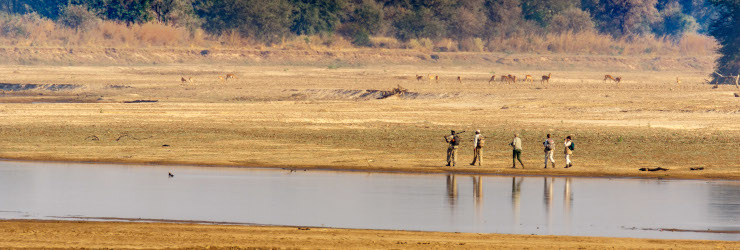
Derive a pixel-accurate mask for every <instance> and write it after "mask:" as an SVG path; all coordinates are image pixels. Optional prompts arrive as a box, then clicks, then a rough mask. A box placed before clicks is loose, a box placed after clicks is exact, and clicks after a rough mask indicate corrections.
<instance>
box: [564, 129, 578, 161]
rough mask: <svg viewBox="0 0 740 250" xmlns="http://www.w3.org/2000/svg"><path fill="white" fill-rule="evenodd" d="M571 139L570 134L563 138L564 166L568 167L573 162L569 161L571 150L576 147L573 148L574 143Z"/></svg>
mask: <svg viewBox="0 0 740 250" xmlns="http://www.w3.org/2000/svg"><path fill="white" fill-rule="evenodd" d="M571 140H572V139H571V138H570V135H569V136H568V137H566V138H565V143H564V145H565V152H564V153H565V168H569V167H572V166H573V164H572V163H571V162H570V155H572V154H573V150H575V149H576V148H575V147H576V144H575V143H573V141H571Z"/></svg>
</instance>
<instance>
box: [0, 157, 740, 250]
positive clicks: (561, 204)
mask: <svg viewBox="0 0 740 250" xmlns="http://www.w3.org/2000/svg"><path fill="white" fill-rule="evenodd" d="M171 168H173V167H170V166H167V167H165V166H160V167H156V166H155V167H152V166H117V165H86V164H55V163H48V164H47V163H32V162H25V163H16V162H2V161H0V219H55V218H59V217H56V216H62V217H64V216H83V217H99V218H114V217H118V218H151V219H165V220H168V219H169V220H196V221H221V222H234V223H257V224H270V225H296V226H309V227H313V226H326V227H340V228H367V229H389V230H421V231H446V232H474V233H509V234H511V233H513V234H538V235H539V234H553V235H578V236H611V237H638V238H669V239H715V240H740V234H730V233H698V232H671V231H667V230H662V231H661V230H643V228H648V229H659V228H675V229H689V230H691V229H694V230H696V229H699V230H702V229H703V230H706V229H719V230H725V231H727V230H728V229H735V230H740V229H738V227H739V226H738V225H740V216H738V213H740V207H739V206H738V204H740V182H737V181H734V182H733V181H677V180H635V179H602V178H575V177H573V178H565V177H510V176H508V177H504V176H470V175H457V176H455V175H436V174H429V175H410V174H386V173H378V174H362V173H343V172H324V171H307V172H304V171H299V172H292V173H290V174H288V173H286V171H275V170H261V169H235V168H217V167H208V168H199V167H184V166H178V167H177V172H173V174H175V176H176V177H175V178H167V171H168V170H171ZM484 177H485V178H484ZM445 182H446V183H445ZM574 182H576V183H577V184H574ZM443 183H444V184H443ZM445 185H446V186H445ZM337 187H341V188H337ZM458 189H460V190H458ZM471 189H472V190H471ZM509 190H511V192H510V193H509ZM484 192H485V195H483V193H484ZM576 198H577V202H575V200H576Z"/></svg>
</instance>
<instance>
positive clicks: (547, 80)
mask: <svg viewBox="0 0 740 250" xmlns="http://www.w3.org/2000/svg"><path fill="white" fill-rule="evenodd" d="M427 77H428V78H429V81H430V82H431V81H432V80H433V81H435V82H439V76H438V75H427ZM550 77H552V73H550V74H547V75H543V76H542V80H540V83H550ZM500 79H501V80H500V81H501V82H505V83H515V82H516V79H517V77H516V76H515V75H502V76H501V77H500ZM423 80H424V76H423V75H416V81H417V82H419V81H423ZM495 81H496V75H493V76H491V79H490V80H488V83H492V82H495ZM522 82H530V83H534V78H533V77H532V75H526V76H524V79H522ZM457 83H462V76H457Z"/></svg>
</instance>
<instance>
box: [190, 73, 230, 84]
mask: <svg viewBox="0 0 740 250" xmlns="http://www.w3.org/2000/svg"><path fill="white" fill-rule="evenodd" d="M229 79H237V77H236V75H234V74H226V75H225V76H222V75H219V76H218V80H219V81H228V80H229ZM180 81H181V82H182V83H192V82H193V78H192V77H185V76H183V77H181V78H180Z"/></svg>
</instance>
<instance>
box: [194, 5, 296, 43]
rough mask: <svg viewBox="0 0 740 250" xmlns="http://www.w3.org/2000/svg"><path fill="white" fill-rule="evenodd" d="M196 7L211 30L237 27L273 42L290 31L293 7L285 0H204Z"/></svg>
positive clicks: (276, 41) (236, 28) (245, 32)
mask: <svg viewBox="0 0 740 250" xmlns="http://www.w3.org/2000/svg"><path fill="white" fill-rule="evenodd" d="M195 10H196V13H197V14H198V16H199V17H201V18H202V19H203V20H204V21H205V23H204V24H203V28H204V29H206V30H207V31H209V32H211V33H214V34H223V33H224V32H227V31H237V32H239V33H240V34H241V35H242V36H244V37H251V38H254V39H256V40H258V41H262V42H265V43H267V44H272V43H278V42H280V41H281V40H282V39H283V38H284V37H286V36H287V35H288V34H290V25H291V22H292V18H291V13H292V10H293V9H292V6H291V5H290V3H288V2H287V1H286V0H274V1H260V0H204V1H200V2H198V3H196V9H195Z"/></svg>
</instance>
